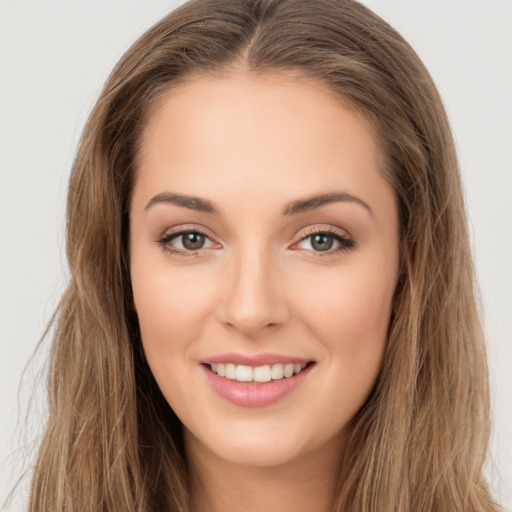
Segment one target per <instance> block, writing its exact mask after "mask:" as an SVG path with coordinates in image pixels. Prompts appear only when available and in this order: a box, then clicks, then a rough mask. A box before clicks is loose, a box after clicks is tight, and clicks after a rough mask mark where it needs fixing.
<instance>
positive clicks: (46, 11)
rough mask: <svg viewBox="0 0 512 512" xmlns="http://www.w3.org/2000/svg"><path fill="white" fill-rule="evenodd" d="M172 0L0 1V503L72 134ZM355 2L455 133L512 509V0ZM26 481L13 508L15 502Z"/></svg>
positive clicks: (24, 399)
mask: <svg viewBox="0 0 512 512" xmlns="http://www.w3.org/2000/svg"><path fill="white" fill-rule="evenodd" d="M178 3H180V2H177V1H171V0H88V1H87V2H85V1H78V0H46V1H44V2H41V1H39V0H0V502H1V501H2V500H3V498H5V495H6V493H7V490H8V489H9V488H10V486H11V484H12V482H13V481H14V480H13V478H16V477H17V476H19V475H20V472H21V471H22V469H23V468H24V467H25V466H26V465H27V463H28V465H30V460H31V459H30V457H31V456H33V453H34V449H35V446H36V441H35V442H34V439H33V438H34V436H35V435H36V434H37V432H38V431H40V429H41V427H42V418H43V415H44V385H43V384H41V385H39V386H37V387H35V388H34V382H35V381H37V379H38V372H39V370H40V368H41V366H42V364H43V362H44V359H45V355H46V353H47V352H46V351H47V346H48V343H46V344H44V345H43V347H42V349H41V351H40V352H39V354H38V356H37V357H36V358H35V359H34V361H33V363H32V364H31V365H30V366H29V367H28V370H27V372H26V374H25V375H26V376H25V379H24V381H23V385H22V386H21V387H20V377H21V375H22V371H23V368H24V367H25V364H26V363H27V361H28V359H29V357H30V355H31V353H32V352H33V350H34V348H35V346H36V344H37V342H38V339H39V338H40V336H41V334H42V332H43V330H44V327H45V325H46V323H47V322H48V320H49V318H50V316H51V314H52V312H53V309H54V308H55V306H56V304H57V301H58V299H59V296H60V293H61V291H62V289H63V286H64V283H65V281H66V272H67V270H66V261H65V256H64V250H63V246H64V211H65V206H64V204H65V195H66V186H67V179H68V174H69V170H70V166H71V163H72V159H73V154H74V151H75V148H76V143H77V140H78V137H79V135H80V132H81V130H82V127H83V125H84V122H85V119H86V116H87V114H88V112H89V111H90V109H91V107H92V104H93V102H94V100H95V98H96V97H97V96H98V93H99V90H100V87H101V85H102V83H103V81H104V80H105V78H106V77H107V74H108V73H109V72H110V70H111V68H112V66H113V65H114V63H115V62H116V61H117V60H118V59H119V57H121V55H122V54H123V53H124V51H125V50H126V49H127V48H128V46H129V45H130V44H131V43H132V42H133V41H134V40H135V39H136V37H137V36H139V35H140V34H141V33H142V32H143V31H144V30H145V29H147V28H148V27H149V26H150V25H151V24H152V23H153V22H155V21H157V20H158V19H159V18H161V17H162V16H163V15H164V14H166V13H167V12H168V11H170V10H171V9H172V8H173V7H175V6H176V5H177V4H178ZM364 3H366V4H367V5H368V6H370V7H371V8H373V9H374V10H375V11H376V12H377V13H378V14H380V15H381V16H382V17H383V18H384V19H386V20H387V21H388V22H390V23H391V24H392V25H393V26H394V27H395V28H397V29H398V30H399V31H400V32H401V33H402V34H403V35H404V36H405V38H406V39H407V40H408V41H409V42H410V43H411V44H412V46H413V47H414V48H415V49H416V51H417V52H418V53H419V55H420V57H421V58H422V59H423V61H424V62H425V63H426V65H427V67H428V68H429V69H430V71H431V73H432V76H433V78H434V80H435V82H436V83H437V85H438V87H439V89H440V91H441V94H442V96H443V99H444V101H445V104H446V108H447V110H448V113H449V116H450V120H451V123H452V127H453V130H454V133H455V138H456V141H457V146H458V152H459V157H460V162H461V168H462V174H463V180H464V186H465V191H466V197H467V207H468V212H469V219H470V229H471V233H472V243H473V247H474V254H475V259H476V264H477V271H478V276H479V281H480V287H481V295H482V303H483V309H484V312H485V314H484V316H485V328H486V333H487V337H488V346H489V362H490V368H491V378H492V391H493V409H494V420H495V427H494V433H493V438H492V446H491V449H492V454H493V457H494V460H495V464H494V465H490V467H489V475H490V479H491V483H492V486H493V489H494V491H495V493H496V495H497V496H498V498H499V499H501V502H502V504H503V505H505V506H506V508H510V509H512V412H511V411H512V393H511V391H512V206H511V204H512V201H511V197H512V151H511V146H512V0H485V1H484V0H478V1H477V0H366V1H365V2H364ZM467 378H468V379H470V378H471V376H470V375H468V376H467ZM29 400H30V401H31V403H32V411H33V414H32V416H30V417H29V419H27V418H26V417H25V410H26V407H27V404H28V402H29ZM18 401H19V402H18ZM30 418H31V419H30ZM24 489H26V487H24V486H23V485H22V486H21V487H20V492H19V493H18V497H17V498H16V499H15V500H14V501H13V504H12V506H11V508H9V510H21V509H22V505H21V504H22V503H23V502H24V500H25V499H26V490H24Z"/></svg>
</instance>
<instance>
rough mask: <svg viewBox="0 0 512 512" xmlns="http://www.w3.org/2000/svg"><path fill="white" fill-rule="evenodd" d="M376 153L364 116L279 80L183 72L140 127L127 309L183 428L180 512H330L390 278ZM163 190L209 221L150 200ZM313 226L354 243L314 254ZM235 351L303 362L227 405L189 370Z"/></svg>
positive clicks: (301, 83) (387, 304)
mask: <svg viewBox="0 0 512 512" xmlns="http://www.w3.org/2000/svg"><path fill="white" fill-rule="evenodd" d="M380 160H381V158H380V154H379V149H378V145H377V142H376V139H375V137H374V134H373V131H372V128H371V126H370V125H369V124H368V123H367V121H366V120H365V118H364V117H363V116H362V115H360V114H358V113H357V112H355V111H354V110H353V109H350V108H348V107H347V106H346V105H344V104H343V103H342V102H341V101H339V99H336V98H335V97H334V96H333V95H332V94H331V93H330V91H329V90H328V89H327V88H326V87H325V86H324V85H322V84H320V83H317V82H313V81H311V80H310V79H303V78H300V77H299V76H297V75H294V74H291V73H288V74H272V75H269V74H267V75H261V74H259V75H256V74H253V73H251V72H249V71H247V70H244V69H236V70H231V71H230V72H229V73H228V74H225V75H223V76H218V77H213V76H197V77H195V78H193V79H190V80H188V81H187V82H184V83H181V84H179V85H178V86H176V87H173V88H172V89H171V90H170V91H169V92H168V94H167V95H166V97H165V98H164V99H163V101H162V103H161V104H160V106H159V108H158V109H157V110H156V112H155V113H154V114H153V115H152V117H151V118H150V119H149V121H148V124H147V127H146V129H145V131H144V134H143V139H142V149H141V151H140V154H139V155H138V165H137V172H136V181H135V185H134V190H133V195H132V201H131V208H130V262H131V279H132V285H133V294H134V305H135V308H136V311H137V314H138V318H139V322H140V328H141V334H142V342H143V346H144V350H145V353H146V356H147V360H148V363H149V365H150V367H151V370H152V372H153V374H154V376H155V378H156V381H157V382H158V385H159V386H160V388H161V390H162V392H163V394H164V396H165V397H166V399H167V401H168V402H169V404H170V405H171V406H172V407H173V409H174V411H175V412H176V414H177V415H178V416H179V417H180V419H181V421H182V422H183V424H184V435H185V443H186V450H187V457H188V462H189V465H190V468H191V474H192V489H193V497H194V500H195V509H196V510H205V509H208V510H210V511H217V510H218V511H221V510H222V511H223V512H226V511H227V510H237V511H244V510H247V511H249V510H250V511H253V512H254V511H260V510H261V511H263V510H264V511H265V512H272V511H276V512H277V511H279V512H283V511H286V510H294V511H311V510H316V511H322V510H329V508H330V507H331V505H332V500H333V496H334V493H335V489H334V488H335V485H336V474H337V472H338V467H339V465H340V463H341V462H342V455H343V448H344V445H345V439H346V436H347V434H348V432H349V424H350V420H351V419H352V418H353V417H354V415H355V414H356V413H357V411H358V410H359V409H360V408H361V406H362V405H363V404H364V402H365V400H366V399H367V397H368V395H369V393H370V392H371V390H372V387H373V385H374V383H375V380H376V377H377V375H378V372H379V369H380V365H381V362H382V358H383V353H384V350H385V345H386V339H387V330H388V326H389V321H390V316H391V311H392V307H393V294H394V290H395V287H396V282H397V277H398V266H399V250H398V213H397V205H396V198H395V194H394V192H393V190H392V188H391V186H390V185H389V184H388V182H387V181H386V180H385V179H384V177H383V174H382V172H381V168H380ZM169 192H171V193H179V194H186V195H190V196H196V197H201V198H205V199H207V200H209V201H210V202H212V203H214V205H215V207H216V208H217V209H218V211H219V213H218V214H212V213H206V212H200V211H195V210H193V209H190V208H187V207H183V206H179V205H176V204H172V203H169V202H155V201H153V203H152V204H150V205H149V206H148V203H151V200H152V198H154V197H155V196H157V195H159V194H163V193H169ZM330 192H343V193H348V194H351V196H353V197H355V198H356V199H357V200H351V201H337V202H332V203H329V204H324V205H323V206H321V207H319V208H316V209H313V210H309V211H305V212H302V213H299V214H295V215H283V208H284V207H285V205H287V204H288V203H290V202H292V201H295V200H297V199H303V198H307V197H310V196H312V195H314V194H320V193H330ZM358 201H359V202H358ZM363 202H364V204H363ZM177 228H178V229H181V228H183V229H184V230H188V231H194V230H199V231H202V232H203V233H205V234H206V235H207V236H208V237H209V238H206V239H205V244H204V246H203V248H201V249H199V250H196V251H188V255H185V256H183V255H181V256H180V255H177V254H173V253H171V252H170V250H179V251H181V252H182V253H185V252H187V249H186V248H185V246H183V245H182V243H183V238H182V237H175V238H174V239H172V240H170V241H169V237H167V241H166V243H165V244H162V243H161V242H159V241H161V240H162V238H163V237H164V236H165V235H166V234H167V235H168V234H169V233H175V229H177ZM326 229H327V230H331V231H334V232H335V234H336V235H338V236H341V237H344V238H346V239H349V240H350V241H351V243H352V244H353V246H352V247H345V248H344V247H343V246H342V245H341V244H340V243H339V242H336V241H334V239H328V240H333V246H332V248H331V249H329V250H327V251H319V250H318V246H317V245H314V244H313V240H312V237H311V236H310V235H311V233H312V230H317V231H322V230H324V231H325V230H326ZM328 235H329V236H331V235H330V233H329V234H328ZM339 247H342V250H337V249H338V248H339ZM233 352H235V353H240V354H249V355H253V354H262V353H277V354H283V355H287V356H296V357H301V358H306V359H308V360H312V361H314V362H315V365H314V366H313V368H312V369H311V371H310V372H309V374H308V375H307V377H306V378H305V379H304V381H303V382H302V383H301V385H300V386H299V387H298V388H297V389H295V390H294V391H293V392H292V393H291V394H289V395H287V396H285V397H284V398H282V399H281V400H278V401H277V402H275V403H272V404H270V405H266V406H264V407H243V406H240V405H235V404H233V403H231V402H229V401H227V400H226V399H224V398H223V397H221V396H219V395H218V394H217V393H216V392H215V391H214V390H213V389H212V388H211V386H210V385H209V384H208V382H207V379H206V378H205V370H204V367H203V366H202V365H201V361H203V360H204V359H205V358H208V357H212V356H215V355H218V354H225V353H233ZM205 504H207V506H206V505H205Z"/></svg>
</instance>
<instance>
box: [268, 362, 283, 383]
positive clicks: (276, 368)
mask: <svg viewBox="0 0 512 512" xmlns="http://www.w3.org/2000/svg"><path fill="white" fill-rule="evenodd" d="M270 376H271V377H272V379H273V380H279V379H282V378H283V377H284V366H283V365H282V364H274V365H272V368H271V370H270Z"/></svg>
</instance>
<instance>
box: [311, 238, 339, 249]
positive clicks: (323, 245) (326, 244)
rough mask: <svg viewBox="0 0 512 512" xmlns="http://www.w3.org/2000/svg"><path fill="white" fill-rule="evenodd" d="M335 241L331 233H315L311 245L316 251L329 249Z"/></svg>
mask: <svg viewBox="0 0 512 512" xmlns="http://www.w3.org/2000/svg"><path fill="white" fill-rule="evenodd" d="M333 243H334V240H333V237H332V236H329V235H322V234H318V235H314V236H313V237H312V240H311V246H312V247H313V249H315V250H316V251H328V250H329V249H330V248H331V247H332V245H333Z"/></svg>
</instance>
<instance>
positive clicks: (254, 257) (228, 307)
mask: <svg viewBox="0 0 512 512" xmlns="http://www.w3.org/2000/svg"><path fill="white" fill-rule="evenodd" d="M280 274H282V272H280V270H279V268H277V265H276V264H275V262H273V261H272V257H271V255H269V254H265V253H264V252H263V251H261V250H260V251H251V250H247V251H245V252H244V254H240V255H238V256H235V257H234V258H233V260H232V261H231V262H230V265H229V268H228V269H226V272H225V274H224V275H223V276H222V277H221V281H222V284H221V289H222V299H221V301H220V302H219V304H218V308H217V311H218V319H219V320H220V321H221V322H222V323H223V324H224V325H226V326H228V327H229V328H231V329H235V330H237V331H238V332H239V333H240V334H243V335H244V336H246V337H251V338H257V337H259V336H261V335H263V334H264V333H266V332H268V331H269V329H276V328H277V327H278V326H281V325H283V324H284V323H286V321H287V320H288V318H289V307H288V304H287V301H286V290H285V287H284V286H283V279H282V275H280Z"/></svg>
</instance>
